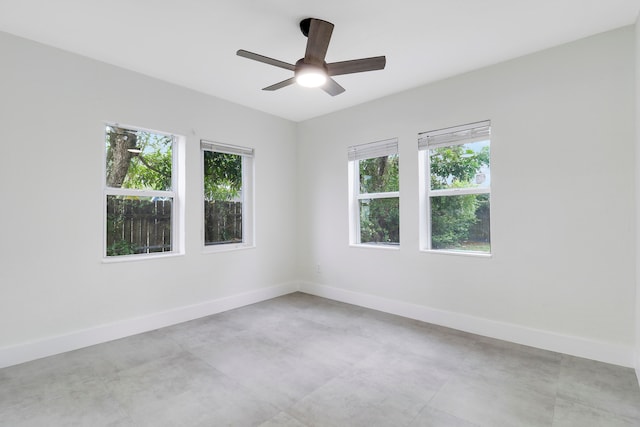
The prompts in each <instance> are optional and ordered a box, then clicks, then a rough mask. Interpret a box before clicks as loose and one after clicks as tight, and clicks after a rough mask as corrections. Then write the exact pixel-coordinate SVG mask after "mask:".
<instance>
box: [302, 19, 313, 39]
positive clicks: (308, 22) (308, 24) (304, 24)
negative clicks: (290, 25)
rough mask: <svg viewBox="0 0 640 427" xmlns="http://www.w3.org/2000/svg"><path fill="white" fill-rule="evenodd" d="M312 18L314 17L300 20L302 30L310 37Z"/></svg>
mask: <svg viewBox="0 0 640 427" xmlns="http://www.w3.org/2000/svg"><path fill="white" fill-rule="evenodd" d="M311 19H312V18H305V19H303V20H302V21H300V31H302V34H303V35H304V36H305V37H309V27H311Z"/></svg>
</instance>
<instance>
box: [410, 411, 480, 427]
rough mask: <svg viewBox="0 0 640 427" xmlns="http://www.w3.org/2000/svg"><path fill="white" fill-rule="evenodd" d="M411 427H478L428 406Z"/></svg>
mask: <svg viewBox="0 0 640 427" xmlns="http://www.w3.org/2000/svg"><path fill="white" fill-rule="evenodd" d="M409 427H478V424H474V423H471V422H469V421H465V420H463V419H460V418H458V417H454V416H453V415H450V414H447V413H446V412H442V411H438V410H437V409H433V408H429V407H426V408H424V409H423V410H422V412H420V414H418V416H417V417H416V418H415V419H414V420H413V422H412V423H411V424H410V425H409Z"/></svg>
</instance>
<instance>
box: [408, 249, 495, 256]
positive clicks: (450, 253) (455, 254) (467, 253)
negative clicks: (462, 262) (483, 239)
mask: <svg viewBox="0 0 640 427" xmlns="http://www.w3.org/2000/svg"><path fill="white" fill-rule="evenodd" d="M420 252H423V253H430V254H438V255H453V256H467V257H473V258H493V254H490V253H489V254H487V253H483V252H470V251H469V252H465V251H447V250H434V249H420Z"/></svg>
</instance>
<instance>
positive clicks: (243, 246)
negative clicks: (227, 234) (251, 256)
mask: <svg viewBox="0 0 640 427" xmlns="http://www.w3.org/2000/svg"><path fill="white" fill-rule="evenodd" d="M255 248H256V246H255V245H251V244H248V243H227V244H224V243H223V244H220V245H209V246H205V247H204V248H203V249H202V253H203V254H217V253H220V252H233V251H243V250H247V249H255Z"/></svg>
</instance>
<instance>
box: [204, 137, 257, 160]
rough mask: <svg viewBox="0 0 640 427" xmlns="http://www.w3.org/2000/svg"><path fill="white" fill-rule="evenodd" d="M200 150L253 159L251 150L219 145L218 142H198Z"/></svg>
mask: <svg viewBox="0 0 640 427" xmlns="http://www.w3.org/2000/svg"><path fill="white" fill-rule="evenodd" d="M200 148H202V149H203V150H209V151H216V152H218V153H225V154H237V155H240V156H246V157H253V148H246V147H239V146H237V145H227V144H221V143H219V142H211V141H206V140H204V139H201V140H200Z"/></svg>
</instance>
